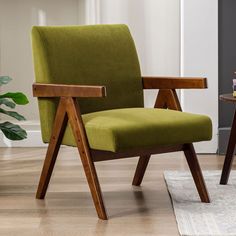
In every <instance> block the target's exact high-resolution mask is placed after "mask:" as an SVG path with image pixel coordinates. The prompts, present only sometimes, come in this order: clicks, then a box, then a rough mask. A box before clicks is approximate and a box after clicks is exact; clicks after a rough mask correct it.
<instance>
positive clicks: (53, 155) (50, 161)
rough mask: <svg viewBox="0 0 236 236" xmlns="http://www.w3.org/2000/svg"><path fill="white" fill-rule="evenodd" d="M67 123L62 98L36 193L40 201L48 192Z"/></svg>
mask: <svg viewBox="0 0 236 236" xmlns="http://www.w3.org/2000/svg"><path fill="white" fill-rule="evenodd" d="M67 121H68V117H67V114H66V111H65V99H63V98H61V99H60V102H59V104H58V108H57V112H56V116H55V120H54V125H53V130H52V134H51V138H50V142H49V145H48V149H47V153H46V158H45V161H44V165H43V170H42V173H41V177H40V181H39V185H38V190H37V193H36V198H38V199H43V198H44V197H45V194H46V192H47V188H48V184H49V181H50V178H51V175H52V171H53V168H54V165H55V162H56V159H57V154H58V151H59V148H60V145H61V141H62V138H63V135H64V132H65V128H66V125H67Z"/></svg>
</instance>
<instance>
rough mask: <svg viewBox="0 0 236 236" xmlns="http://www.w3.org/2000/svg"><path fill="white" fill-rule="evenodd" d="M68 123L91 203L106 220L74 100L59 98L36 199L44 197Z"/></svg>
mask: <svg viewBox="0 0 236 236" xmlns="http://www.w3.org/2000/svg"><path fill="white" fill-rule="evenodd" d="M68 118H69V122H70V125H71V128H72V131H73V134H74V136H75V141H76V144H77V147H78V150H79V153H80V157H81V161H82V164H83V167H84V171H85V174H86V178H87V181H88V184H89V187H90V191H91V194H92V198H93V202H94V205H95V208H96V210H97V214H98V217H99V218H100V219H103V220H107V214H106V210H105V206H104V203H103V198H102V193H101V189H100V184H99V181H98V177H97V173H96V169H95V166H94V163H93V161H92V159H91V156H90V150H89V147H88V142H87V138H86V134H85V130H84V127H83V122H82V119H81V115H80V112H79V106H78V104H77V102H76V98H72V97H61V98H60V102H59V105H58V108H57V113H56V117H55V121H54V127H53V133H52V136H51V139H50V143H49V146H48V150H47V154H46V158H45V161H44V166H43V170H42V174H41V177H40V182H39V186H38V191H37V194H36V198H38V199H43V198H44V197H45V194H46V191H47V187H48V184H49V181H50V178H51V174H52V171H53V167H54V165H55V162H56V158H57V155H58V151H59V148H60V145H61V142H62V138H63V135H64V132H65V128H66V125H67V123H68Z"/></svg>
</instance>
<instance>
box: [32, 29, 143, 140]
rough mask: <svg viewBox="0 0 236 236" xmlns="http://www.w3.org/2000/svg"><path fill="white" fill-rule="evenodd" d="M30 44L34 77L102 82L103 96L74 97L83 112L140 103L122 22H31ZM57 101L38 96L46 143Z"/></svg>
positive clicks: (134, 55) (132, 52)
mask: <svg viewBox="0 0 236 236" xmlns="http://www.w3.org/2000/svg"><path fill="white" fill-rule="evenodd" d="M32 49H33V59H34V67H35V78H36V82H38V83H55V84H81V85H104V86H106V89H107V97H105V98H83V99H81V98H80V99H78V101H79V105H80V108H81V112H82V114H85V113H90V112H94V111H101V110H108V109H116V108H129V107H143V90H142V79H141V73H140V67H139V62H138V56H137V52H136V49H135V45H134V42H133V39H132V36H131V34H130V32H129V29H128V27H127V26H125V25H93V26H34V27H33V29H32ZM56 105H57V99H45V98H44V99H43V98H40V99H39V111H40V120H41V129H42V136H43V140H44V141H46V142H48V141H49V138H50V135H51V131H52V125H53V121H54V117H55V111H56Z"/></svg>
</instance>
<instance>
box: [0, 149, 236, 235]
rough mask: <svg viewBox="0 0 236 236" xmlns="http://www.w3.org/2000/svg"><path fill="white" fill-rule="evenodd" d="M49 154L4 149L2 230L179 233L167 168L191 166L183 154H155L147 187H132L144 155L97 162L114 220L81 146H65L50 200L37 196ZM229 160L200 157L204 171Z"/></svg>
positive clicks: (0, 181)
mask: <svg viewBox="0 0 236 236" xmlns="http://www.w3.org/2000/svg"><path fill="white" fill-rule="evenodd" d="M45 153H46V148H0V222H1V223H0V235H34V236H36V235H45V236H48V235H50V236H51V235H57V236H60V235H62V236H63V235H86V236H90V235H93V236H94V235H95V236H107V235H115V236H116V235H121V236H122V235H127V236H128V235H129V236H130V235H161V236H170V235H171V236H175V235H178V230H177V225H176V221H175V217H174V212H173V209H172V205H171V201H170V197H169V195H168V192H167V188H166V184H165V181H164V178H163V171H164V170H188V166H187V163H186V160H185V158H184V155H183V153H170V154H161V155H157V156H154V157H152V158H151V159H150V163H149V166H148V169H147V172H146V175H145V177H144V179H143V182H142V185H141V187H136V186H132V178H133V174H134V171H135V168H136V164H137V160H138V157H137V158H130V159H123V160H113V161H107V162H99V163H96V164H95V165H96V168H97V173H98V177H99V179H100V183H101V188H102V190H103V194H104V199H105V201H106V206H107V211H108V214H109V221H101V220H99V219H98V218H97V215H96V212H95V209H94V206H93V203H92V198H91V195H90V191H89V188H88V186H87V181H86V178H85V175H84V171H83V169H82V165H81V162H80V160H79V158H78V156H77V155H78V153H77V150H76V149H75V148H67V147H63V148H62V149H61V151H60V152H59V156H58V161H57V163H56V166H55V171H54V173H53V176H52V180H51V183H50V185H49V189H48V193H47V196H46V198H45V200H37V199H35V192H36V190H37V184H38V179H39V176H40V172H41V168H42V165H43V160H44V156H45ZM223 160H224V157H223V156H216V155H200V156H199V161H200V165H201V166H202V168H203V170H204V169H207V170H211V169H212V170H213V169H221V168H222V165H223ZM233 168H235V165H233Z"/></svg>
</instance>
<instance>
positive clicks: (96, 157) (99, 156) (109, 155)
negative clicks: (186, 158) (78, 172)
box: [90, 145, 183, 162]
mask: <svg viewBox="0 0 236 236" xmlns="http://www.w3.org/2000/svg"><path fill="white" fill-rule="evenodd" d="M182 150H183V145H172V146H164V147H156V148H148V149H144V148H136V149H132V150H129V151H123V152H122V151H120V152H109V151H99V150H93V149H91V150H90V153H91V155H92V159H93V161H94V162H98V161H108V160H114V159H122V158H130V157H136V156H139V155H142V156H147V155H152V154H160V153H166V152H178V151H182Z"/></svg>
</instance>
